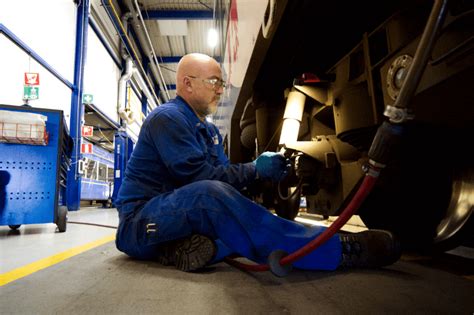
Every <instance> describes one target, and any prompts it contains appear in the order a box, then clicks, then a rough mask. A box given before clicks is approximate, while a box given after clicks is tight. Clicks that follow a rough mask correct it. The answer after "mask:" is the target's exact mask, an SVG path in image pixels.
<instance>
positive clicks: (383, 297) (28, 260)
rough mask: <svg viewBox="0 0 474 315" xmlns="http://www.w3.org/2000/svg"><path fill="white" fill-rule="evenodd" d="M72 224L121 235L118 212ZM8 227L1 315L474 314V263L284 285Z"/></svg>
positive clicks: (419, 263)
mask: <svg viewBox="0 0 474 315" xmlns="http://www.w3.org/2000/svg"><path fill="white" fill-rule="evenodd" d="M69 221H71V222H93V223H98V224H102V225H110V226H116V225H117V215H116V211H115V209H84V210H80V211H76V212H70V214H69ZM55 230H56V226H55V225H53V224H44V225H27V226H22V227H21V228H20V230H19V231H18V232H13V231H10V230H9V228H8V227H5V226H2V227H0V263H1V265H0V277H1V278H0V314H264V313H265V314H266V313H270V314H400V313H410V314H473V311H474V299H473V296H474V276H473V274H474V263H473V262H474V254H473V250H472V248H462V250H461V251H460V252H462V253H463V254H462V255H455V254H451V253H446V254H444V255H442V256H440V257H436V258H431V257H421V256H406V255H404V256H403V257H402V259H401V260H400V261H399V262H397V263H396V264H394V265H393V266H390V267H388V268H384V269H379V270H351V271H348V270H346V271H335V272H308V271H301V270H294V271H293V272H292V273H290V275H288V276H287V277H286V278H277V277H275V276H273V275H272V274H271V273H269V272H263V273H247V272H242V271H240V270H237V269H235V268H233V267H231V266H229V265H227V264H225V263H219V264H217V265H214V266H211V267H209V268H207V269H206V270H205V271H204V272H200V273H183V272H180V271H178V270H176V269H174V268H172V267H165V266H161V265H159V264H157V263H155V262H149V261H137V260H133V259H130V258H128V257H127V256H125V255H124V254H122V253H120V252H119V251H117V250H116V248H115V246H114V242H113V235H114V234H115V230H114V229H111V228H108V227H105V226H103V227H99V226H91V225H83V224H72V223H69V224H68V229H67V232H65V233H57V232H55Z"/></svg>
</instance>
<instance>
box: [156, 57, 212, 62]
mask: <svg viewBox="0 0 474 315" xmlns="http://www.w3.org/2000/svg"><path fill="white" fill-rule="evenodd" d="M182 57H183V56H161V57H158V62H160V63H178V62H179V60H180V59H181V58H182ZM213 58H214V59H216V61H217V62H220V61H221V58H220V57H219V56H214V57H213Z"/></svg>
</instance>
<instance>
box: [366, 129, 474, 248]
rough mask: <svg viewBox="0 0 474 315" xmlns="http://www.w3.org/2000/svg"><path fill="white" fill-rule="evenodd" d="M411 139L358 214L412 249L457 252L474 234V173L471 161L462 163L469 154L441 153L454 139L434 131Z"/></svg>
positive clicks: (390, 165)
mask: <svg viewBox="0 0 474 315" xmlns="http://www.w3.org/2000/svg"><path fill="white" fill-rule="evenodd" d="M409 139H410V140H409V141H410V142H409V143H405V144H404V146H405V147H404V148H403V150H401V153H400V154H399V155H398V156H395V157H394V160H393V161H392V162H391V163H389V164H388V165H387V167H386V168H385V169H383V170H382V172H381V175H380V178H379V180H378V182H377V184H376V186H375V187H374V189H373V191H372V192H371V193H370V195H369V196H368V197H367V199H366V200H365V202H364V203H363V204H362V206H361V208H360V209H359V212H358V214H359V216H360V217H361V219H362V220H363V221H364V223H365V224H366V226H367V227H368V228H376V229H387V230H390V231H392V232H394V233H395V234H397V235H398V236H399V237H400V239H401V241H402V246H403V248H404V249H406V250H409V251H411V250H413V251H416V252H427V253H429V252H433V251H446V250H449V249H452V248H454V247H456V246H459V245H460V244H462V242H463V240H464V239H465V238H466V235H467V234H468V233H471V234H472V230H471V231H469V229H470V228H469V227H470V226H472V225H473V224H474V223H472V221H473V220H474V215H472V212H473V209H474V197H473V196H474V171H473V170H471V169H470V168H471V167H470V166H469V164H470V163H471V162H470V161H469V159H466V160H464V161H463V159H462V157H463V156H469V155H468V154H464V155H463V154H458V155H453V154H452V151H449V150H445V151H443V150H440V149H439V143H449V141H451V142H453V141H452V140H451V139H453V137H451V138H448V139H444V138H443V135H442V134H441V135H438V136H435V134H434V132H433V131H432V130H431V131H430V132H426V133H424V132H423V133H419V134H412V135H411V137H410V138H409ZM444 140H445V141H444ZM436 144H438V145H436ZM453 147H458V148H462V146H460V145H459V146H457V145H454V144H453Z"/></svg>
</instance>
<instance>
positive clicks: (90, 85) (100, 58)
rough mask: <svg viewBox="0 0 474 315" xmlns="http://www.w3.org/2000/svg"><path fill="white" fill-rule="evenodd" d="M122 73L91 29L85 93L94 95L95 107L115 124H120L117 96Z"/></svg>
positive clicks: (85, 75) (85, 74) (86, 64)
mask: <svg viewBox="0 0 474 315" xmlns="http://www.w3.org/2000/svg"><path fill="white" fill-rule="evenodd" d="M120 72H121V71H120V69H119V68H118V67H117V65H116V64H115V63H114V61H113V59H112V58H111V57H110V55H109V53H108V52H107V50H106V49H105V47H104V46H103V45H102V43H101V42H100V40H99V38H98V37H97V35H96V34H95V32H94V31H93V30H92V28H91V27H89V30H88V43H87V58H86V63H85V70H84V89H83V93H85V94H92V95H93V96H94V101H93V103H94V105H95V106H96V107H97V108H99V109H100V110H101V111H102V112H103V113H104V114H105V115H107V117H109V118H110V119H112V120H113V121H115V122H118V113H117V100H118V98H117V94H118V81H119V79H120V75H121V73H120Z"/></svg>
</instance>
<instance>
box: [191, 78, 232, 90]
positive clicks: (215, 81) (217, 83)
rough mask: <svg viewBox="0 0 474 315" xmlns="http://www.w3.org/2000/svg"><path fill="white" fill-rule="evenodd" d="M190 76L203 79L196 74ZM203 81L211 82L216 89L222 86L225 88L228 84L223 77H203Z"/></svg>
mask: <svg viewBox="0 0 474 315" xmlns="http://www.w3.org/2000/svg"><path fill="white" fill-rule="evenodd" d="M188 77H190V78H191V79H201V78H198V77H195V76H192V75H188ZM201 81H202V82H206V83H209V84H210V85H212V87H213V88H214V89H220V88H223V89H225V88H226V86H227V84H226V83H225V81H224V80H221V79H217V78H213V79H201Z"/></svg>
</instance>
